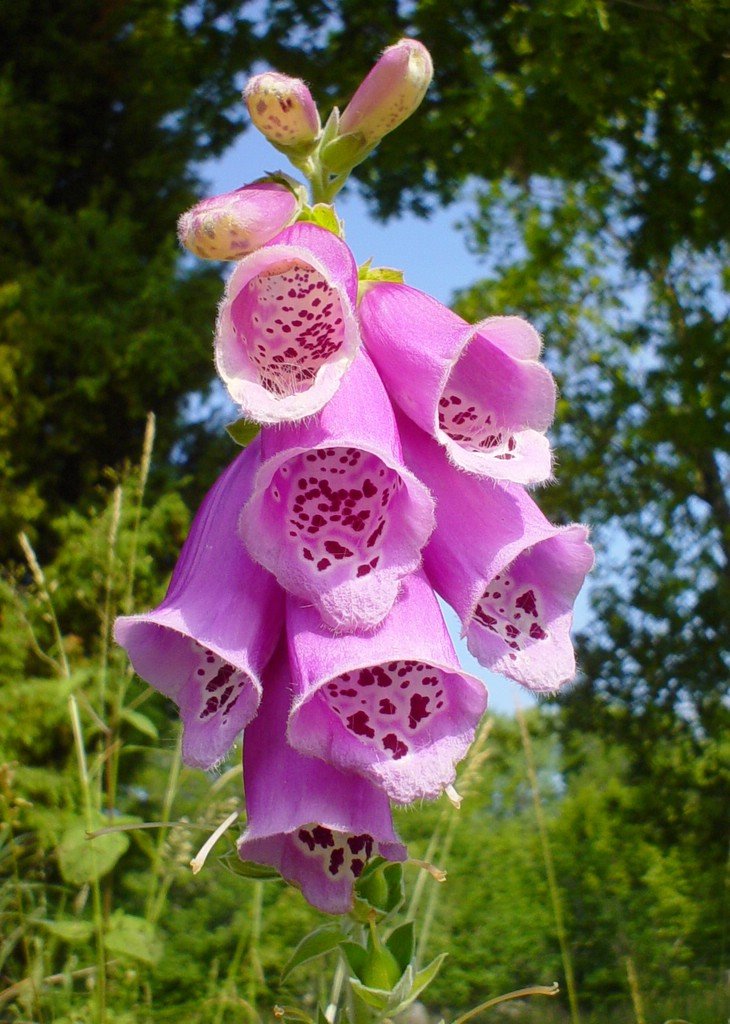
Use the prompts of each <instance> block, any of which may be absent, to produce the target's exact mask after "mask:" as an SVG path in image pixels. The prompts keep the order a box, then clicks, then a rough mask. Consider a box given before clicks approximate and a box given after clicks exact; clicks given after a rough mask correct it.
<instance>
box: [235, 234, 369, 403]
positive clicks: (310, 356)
mask: <svg viewBox="0 0 730 1024" xmlns="http://www.w3.org/2000/svg"><path fill="white" fill-rule="evenodd" d="M356 296H357V267H356V265H355V261H354V259H353V256H352V253H351V252H350V250H349V249H348V248H347V246H346V245H345V243H344V242H343V241H342V239H341V238H338V237H337V236H336V235H334V234H333V233H332V232H331V231H327V230H325V229H324V228H320V227H317V226H316V225H315V224H308V223H297V224H293V225H292V226H291V227H288V228H286V229H285V230H284V231H282V232H281V233H280V234H279V235H277V236H276V237H275V238H274V239H273V240H272V241H271V242H270V243H269V244H268V245H265V246H263V248H261V249H258V250H257V251H256V252H254V253H252V254H251V255H250V256H247V257H245V258H244V259H242V260H241V261H240V262H239V263H238V264H237V266H236V268H235V270H234V271H233V274H232V275H231V277H230V278H229V281H228V285H227V287H226V291H225V295H224V297H223V302H222V305H221V308H220V312H219V314H218V323H217V327H216V338H215V357H216V365H217V368H218V372H219V373H220V375H221V377H222V379H223V382H224V383H225V385H226V387H227V388H228V391H229V392H230V394H231V397H232V398H233V399H234V401H236V402H238V404H239V405H240V406H241V408H242V410H243V412H244V414H245V415H246V416H247V417H249V418H250V419H253V420H255V421H256V422H257V423H280V422H284V421H287V420H300V419H303V418H304V417H307V416H311V415H312V414H313V413H315V412H318V411H319V410H320V409H321V408H322V407H323V406H324V405H325V403H326V402H328V401H329V399H330V398H331V397H332V395H333V394H334V393H335V391H336V390H337V388H338V387H339V383H340V380H341V379H342V375H343V374H344V372H345V370H346V369H347V368H348V366H349V365H350V363H351V362H352V360H353V358H354V356H355V353H356V352H357V350H358V348H359V347H360V333H359V329H358V324H357V318H356V316H355V313H354V304H355V299H356Z"/></svg>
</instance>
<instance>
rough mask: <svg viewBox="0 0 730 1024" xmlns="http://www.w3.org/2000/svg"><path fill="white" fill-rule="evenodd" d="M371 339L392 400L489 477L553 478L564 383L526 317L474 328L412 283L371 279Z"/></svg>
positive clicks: (364, 316)
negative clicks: (552, 439) (546, 361)
mask: <svg viewBox="0 0 730 1024" xmlns="http://www.w3.org/2000/svg"><path fill="white" fill-rule="evenodd" d="M360 319H361V324H362V331H363V338H364V341H365V344H366V346H367V348H368V352H369V353H370V355H371V356H372V358H373V360H374V362H375V365H376V366H377V367H378V371H379V373H380V374H381V376H382V378H383V381H384V383H385V385H386V387H387V388H388V393H389V394H390V397H391V398H392V399H393V401H394V402H395V403H396V404H397V405H398V406H399V407H400V408H401V409H402V410H403V411H404V412H405V413H407V414H408V416H410V417H411V419H412V420H413V421H414V422H415V423H417V424H418V425H419V426H420V427H421V428H422V429H423V430H425V431H427V432H428V433H429V434H432V435H433V436H434V437H435V438H436V439H437V440H438V441H439V442H440V443H441V444H442V445H443V446H444V447H445V449H446V451H447V453H448V456H449V458H450V459H451V461H452V462H453V463H454V464H455V465H457V466H461V467H462V468H463V469H467V470H469V471H470V472H472V473H476V474H478V475H480V476H491V477H493V478H495V479H497V480H513V481H516V482H518V483H523V484H527V483H537V482H539V481H543V480H546V479H547V478H548V477H549V476H550V472H551V463H550V447H549V444H548V442H547V439H546V438H545V437H544V436H543V432H544V431H545V430H546V429H547V427H548V426H549V425H550V422H551V420H552V417H553V414H554V410H555V383H554V381H553V378H552V375H551V374H550V371H549V370H547V369H546V367H544V366H542V365H541V364H540V363H538V362H537V356H538V355H539V351H540V339H539V336H538V334H537V332H536V331H535V330H534V328H533V327H531V326H530V324H528V323H527V322H526V321H524V320H521V319H520V318H519V317H493V318H491V319H489V320H483V321H482V322H481V323H479V324H476V325H474V326H472V325H470V324H467V323H466V321H465V320H462V319H461V317H458V316H457V315H456V314H455V313H452V312H451V310H449V309H447V308H446V306H443V305H442V304H441V303H440V302H437V301H436V300H435V299H432V298H431V297H430V296H428V295H425V294H424V293H423V292H419V291H417V290H416V289H415V288H409V287H408V286H407V285H403V284H394V283H390V282H385V283H379V284H375V285H372V286H371V287H370V288H369V289H368V291H367V292H366V293H365V295H364V297H363V299H362V301H361V303H360Z"/></svg>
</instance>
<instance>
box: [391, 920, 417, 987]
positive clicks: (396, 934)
mask: <svg viewBox="0 0 730 1024" xmlns="http://www.w3.org/2000/svg"><path fill="white" fill-rule="evenodd" d="M385 945H386V946H387V947H388V949H389V950H390V952H391V953H392V955H393V956H394V958H395V960H396V962H397V963H398V966H399V967H400V972H401V974H402V973H403V972H404V971H405V969H406V967H407V966H408V964H409V963H410V962H411V960H412V958H413V949H414V946H415V931H414V927H413V921H406V923H405V924H402V925H401V926H400V927H399V928H396V929H395V931H392V932H391V933H390V935H389V936H388V938H387V939H386V940H385Z"/></svg>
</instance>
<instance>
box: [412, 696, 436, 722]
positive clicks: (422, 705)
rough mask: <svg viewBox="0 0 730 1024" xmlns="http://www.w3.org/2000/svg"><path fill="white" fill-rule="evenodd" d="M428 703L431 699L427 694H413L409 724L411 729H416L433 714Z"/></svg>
mask: <svg viewBox="0 0 730 1024" xmlns="http://www.w3.org/2000/svg"><path fill="white" fill-rule="evenodd" d="M428 701H429V698H428V697H427V696H426V695H425V694H422V693H412V694H411V706H410V714H409V715H408V724H409V726H410V727H411V729H415V728H416V726H417V725H418V723H419V722H422V721H423V720H424V718H428V716H429V715H430V714H431V712H430V711H429V710H428Z"/></svg>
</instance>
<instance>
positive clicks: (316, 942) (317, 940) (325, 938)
mask: <svg viewBox="0 0 730 1024" xmlns="http://www.w3.org/2000/svg"><path fill="white" fill-rule="evenodd" d="M344 938H345V935H344V933H343V931H342V929H341V928H340V927H339V925H335V924H325V925H322V927H321V928H316V929H315V930H314V931H313V932H310V933H309V935H305V936H304V938H303V939H302V941H301V942H300V943H299V945H298V946H297V948H296V949H295V950H294V952H293V953H292V955H291V957H290V958H289V960H288V961H287V962H286V964H285V966H284V969H283V970H282V972H281V981H282V982H284V981H286V979H287V978H288V977H289V975H290V974H291V972H292V971H293V970H294V969H295V968H297V967H299V966H300V965H301V964H306V963H309V961H310V960H316V959H317V958H318V957H320V956H325V955H326V954H327V953H331V952H332V950H333V949H336V948H337V947H338V946H339V945H340V943H341V942H342V941H343V940H344Z"/></svg>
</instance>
